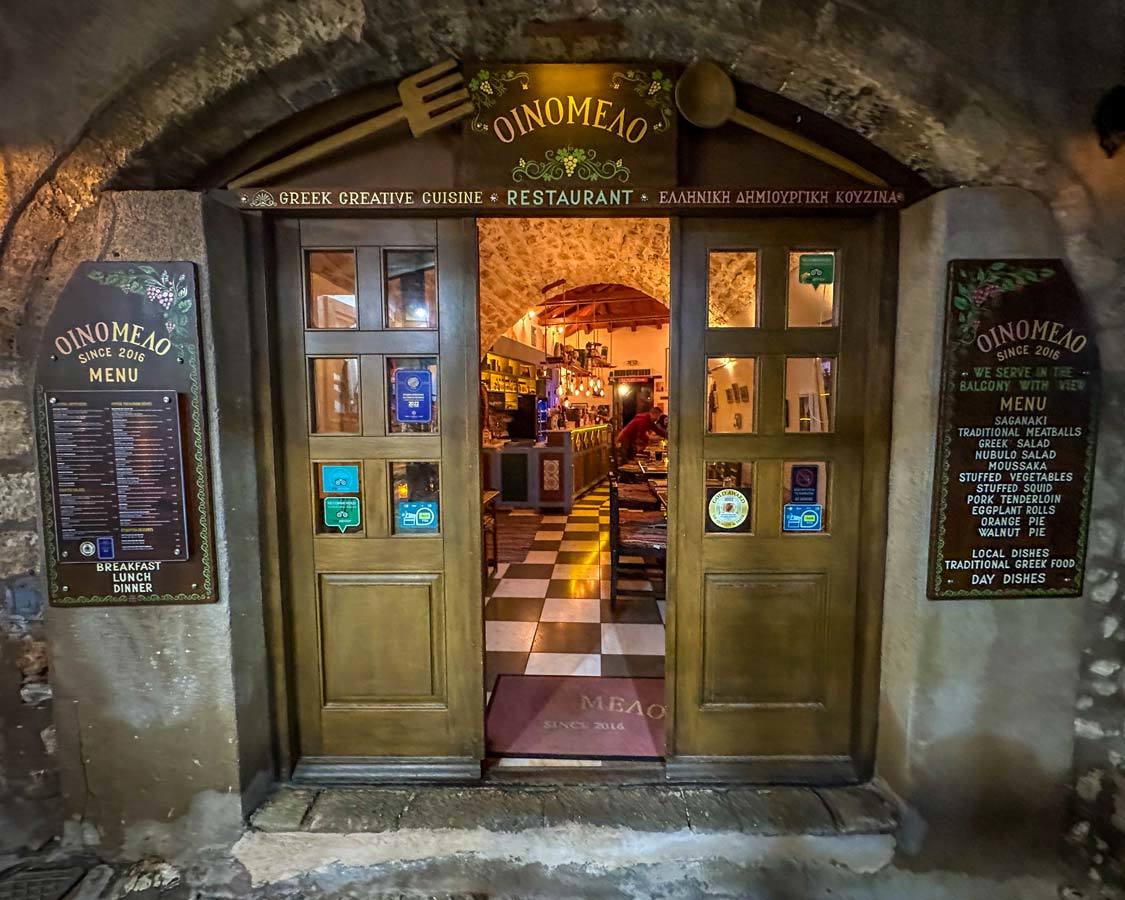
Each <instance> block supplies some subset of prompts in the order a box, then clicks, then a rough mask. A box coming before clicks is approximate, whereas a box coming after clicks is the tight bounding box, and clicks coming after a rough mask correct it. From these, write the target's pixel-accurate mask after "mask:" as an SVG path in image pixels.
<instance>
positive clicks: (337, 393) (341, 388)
mask: <svg viewBox="0 0 1125 900" xmlns="http://www.w3.org/2000/svg"><path fill="white" fill-rule="evenodd" d="M309 386H310V398H309V399H310V409H311V412H312V415H311V419H312V423H311V424H312V432H313V434H359V358H358V357H355V356H347V357H342V358H335V357H314V358H313V359H310V360H309Z"/></svg>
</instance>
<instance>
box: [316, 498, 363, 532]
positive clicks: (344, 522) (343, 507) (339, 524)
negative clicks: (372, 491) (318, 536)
mask: <svg viewBox="0 0 1125 900" xmlns="http://www.w3.org/2000/svg"><path fill="white" fill-rule="evenodd" d="M324 524H325V525H326V526H327V527H328V528H339V529H340V533H341V534H343V533H344V532H345V531H347V530H348V529H349V528H359V526H360V516H359V497H325V498H324Z"/></svg>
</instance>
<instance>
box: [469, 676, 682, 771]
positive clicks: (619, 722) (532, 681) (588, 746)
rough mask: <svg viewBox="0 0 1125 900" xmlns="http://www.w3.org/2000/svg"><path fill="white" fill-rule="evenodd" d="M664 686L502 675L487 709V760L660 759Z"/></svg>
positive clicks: (651, 681)
mask: <svg viewBox="0 0 1125 900" xmlns="http://www.w3.org/2000/svg"><path fill="white" fill-rule="evenodd" d="M666 712H667V711H666V709H665V707H664V679H663V678H592V677H586V676H581V675H501V676H500V677H499V678H498V679H497V680H496V687H495V688H494V689H493V691H492V697H491V698H490V700H489V703H488V713H487V715H486V717H485V736H486V744H487V748H488V753H489V755H491V756H527V757H544V758H551V759H660V758H661V757H662V756H664V717H665V715H666Z"/></svg>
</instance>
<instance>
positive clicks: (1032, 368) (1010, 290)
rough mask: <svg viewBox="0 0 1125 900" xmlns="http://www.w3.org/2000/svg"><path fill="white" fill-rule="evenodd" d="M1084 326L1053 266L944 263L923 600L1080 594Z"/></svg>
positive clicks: (1087, 355) (1087, 404)
mask: <svg viewBox="0 0 1125 900" xmlns="http://www.w3.org/2000/svg"><path fill="white" fill-rule="evenodd" d="M1098 372H1099V369H1098V354H1097V349H1096V347H1095V345H1094V339H1093V329H1092V327H1091V323H1090V321H1089V319H1088V317H1087V315H1086V313H1085V311H1084V309H1083V306H1082V302H1081V298H1080V297H1079V295H1078V291H1077V289H1076V288H1075V286H1074V283H1073V281H1072V280H1071V278H1070V275H1069V274H1068V272H1067V270H1066V268H1065V266H1064V265H1063V263H1062V261H1061V260H1058V259H1011V260H954V261H953V262H951V263H950V266H949V295H948V303H947V308H946V321H945V341H944V360H943V368H942V388H941V412H940V419H939V427H938V438H937V471H936V473H935V479H934V509H933V522H932V532H931V541H930V563H929V578H928V585H927V588H928V593H929V596H930V597H932V598H934V599H956V598H998V597H1034V596H1054V597H1073V596H1078V595H1079V594H1081V593H1082V581H1083V573H1084V568H1085V560H1086V542H1087V530H1088V522H1089V514H1090V492H1091V488H1092V482H1093V472H1094V448H1095V429H1096V425H1097V398H1098V386H1099V378H1098Z"/></svg>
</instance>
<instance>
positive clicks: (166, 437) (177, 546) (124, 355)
mask: <svg viewBox="0 0 1125 900" xmlns="http://www.w3.org/2000/svg"><path fill="white" fill-rule="evenodd" d="M44 340H45V347H44V352H43V353H42V354H40V363H39V372H38V384H37V389H36V430H37V435H38V452H39V470H40V471H39V474H40V485H41V488H42V493H41V497H42V503H43V521H44V534H45V539H46V544H47V547H46V551H47V553H46V556H47V576H48V587H49V595H50V601H51V603H52V604H54V605H56V606H84V605H102V604H134V605H147V604H157V603H208V602H212V601H214V600H215V599H216V591H215V573H214V560H213V553H212V541H213V538H212V522H211V498H210V491H209V484H208V472H207V438H206V433H205V429H204V419H203V395H202V374H201V360H200V351H199V310H198V298H197V296H196V280H195V269H194V266H193V265H192V264H191V263H186V262H168V263H83V264H82V265H80V266H79V267H78V269H77V271H76V272H75V274H74V275H73V277H72V278H71V280H70V281H69V282H68V283H67V286H66V288H65V290H64V291H63V294H62V296H61V297H60V298H59V302H58V305H57V306H56V307H55V310H54V312H53V313H52V315H51V319H50V322H49V323H48V326H47V330H46V336H45V338H44Z"/></svg>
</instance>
